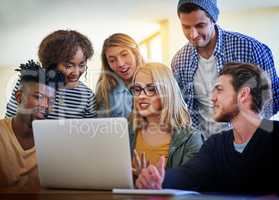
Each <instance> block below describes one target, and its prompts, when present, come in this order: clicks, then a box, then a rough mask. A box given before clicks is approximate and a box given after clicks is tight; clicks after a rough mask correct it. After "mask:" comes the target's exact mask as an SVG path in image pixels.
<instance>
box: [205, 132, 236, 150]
mask: <svg viewBox="0 0 279 200" xmlns="http://www.w3.org/2000/svg"><path fill="white" fill-rule="evenodd" d="M232 139H233V132H232V130H227V131H222V132H220V133H217V134H214V135H211V136H210V137H209V138H208V139H207V140H206V141H205V144H206V145H209V146H216V147H219V146H220V145H221V146H223V145H225V144H227V143H228V142H229V141H231V140H232Z"/></svg>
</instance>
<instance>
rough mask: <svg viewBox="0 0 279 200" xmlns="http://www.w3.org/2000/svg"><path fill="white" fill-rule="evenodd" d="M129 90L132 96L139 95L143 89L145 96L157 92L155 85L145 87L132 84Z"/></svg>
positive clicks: (150, 95)
mask: <svg viewBox="0 0 279 200" xmlns="http://www.w3.org/2000/svg"><path fill="white" fill-rule="evenodd" d="M130 91H131V92H132V94H133V95H134V96H139V95H140V94H141V92H142V91H143V92H144V94H145V95H146V96H148V97H152V96H154V95H155V94H157V87H156V86H155V85H147V86H145V87H141V86H140V85H133V86H132V87H130Z"/></svg>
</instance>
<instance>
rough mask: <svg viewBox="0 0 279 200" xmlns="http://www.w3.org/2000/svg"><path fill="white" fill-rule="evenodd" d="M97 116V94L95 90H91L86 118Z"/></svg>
mask: <svg viewBox="0 0 279 200" xmlns="http://www.w3.org/2000/svg"><path fill="white" fill-rule="evenodd" d="M96 116H97V113H96V96H95V94H94V93H93V92H91V93H90V96H89V99H88V103H87V107H86V109H85V114H84V117H85V118H94V117H96Z"/></svg>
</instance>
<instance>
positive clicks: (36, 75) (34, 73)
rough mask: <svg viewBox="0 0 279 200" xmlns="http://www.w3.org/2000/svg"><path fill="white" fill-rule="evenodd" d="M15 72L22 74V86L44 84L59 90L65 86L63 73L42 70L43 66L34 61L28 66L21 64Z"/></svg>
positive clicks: (27, 64)
mask: <svg viewBox="0 0 279 200" xmlns="http://www.w3.org/2000/svg"><path fill="white" fill-rule="evenodd" d="M15 71H17V72H19V73H20V76H19V81H20V85H21V86H22V85H24V84H25V83H30V82H32V83H33V82H34V83H42V84H45V85H47V86H50V87H53V88H55V89H57V88H58V87H61V86H63V84H64V81H65V77H64V75H63V74H62V73H61V72H58V71H56V70H48V69H45V68H42V67H41V65H40V64H39V63H38V62H37V63H36V62H35V61H33V60H29V61H28V62H27V63H26V64H20V66H19V67H18V69H15Z"/></svg>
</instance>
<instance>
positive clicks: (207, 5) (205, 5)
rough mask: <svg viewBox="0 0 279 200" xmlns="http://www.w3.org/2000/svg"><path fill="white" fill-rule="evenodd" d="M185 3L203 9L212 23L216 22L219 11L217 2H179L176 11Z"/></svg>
mask: <svg viewBox="0 0 279 200" xmlns="http://www.w3.org/2000/svg"><path fill="white" fill-rule="evenodd" d="M186 3H192V4H195V5H197V6H199V7H201V8H202V9H204V10H205V11H206V12H207V14H208V15H209V16H210V17H211V19H213V21H214V22H216V21H217V20H218V15H219V9H218V8H217V0H179V2H178V5H177V11H178V10H179V8H180V7H181V6H182V5H183V4H186Z"/></svg>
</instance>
